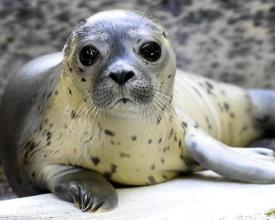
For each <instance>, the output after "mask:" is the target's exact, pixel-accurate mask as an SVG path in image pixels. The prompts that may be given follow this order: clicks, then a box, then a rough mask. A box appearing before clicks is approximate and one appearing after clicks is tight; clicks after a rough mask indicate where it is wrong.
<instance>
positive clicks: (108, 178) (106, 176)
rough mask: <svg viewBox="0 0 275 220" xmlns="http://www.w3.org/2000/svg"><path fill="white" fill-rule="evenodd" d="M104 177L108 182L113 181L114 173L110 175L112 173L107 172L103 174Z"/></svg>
mask: <svg viewBox="0 0 275 220" xmlns="http://www.w3.org/2000/svg"><path fill="white" fill-rule="evenodd" d="M103 176H104V177H105V178H106V179H107V180H111V179H112V173H110V172H105V173H103Z"/></svg>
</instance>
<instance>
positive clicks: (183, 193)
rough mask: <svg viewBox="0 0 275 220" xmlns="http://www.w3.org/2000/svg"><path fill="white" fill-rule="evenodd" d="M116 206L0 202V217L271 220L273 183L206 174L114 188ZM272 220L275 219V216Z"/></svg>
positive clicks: (42, 199) (41, 199) (48, 198)
mask: <svg viewBox="0 0 275 220" xmlns="http://www.w3.org/2000/svg"><path fill="white" fill-rule="evenodd" d="M118 195H119V206H118V207H117V208H116V209H115V210H113V211H111V212H105V213H96V214H94V213H82V212H81V211H80V210H78V209H77V208H75V207H74V206H73V205H72V204H70V203H67V202H63V201H61V200H59V199H57V198H56V197H55V196H53V195H52V194H45V195H39V196H35V197H26V198H20V199H12V200H6V201H0V219H1V220H2V219H26V220H29V219H30V220H32V219H54V220H55V219H58V220H63V219H64V220H65V219H66V220H67V219H77V220H82V219H98V220H105V219H108V220H110V219H111V220H127V219H129V220H132V219H133V220H134V219H142V220H146V219H148V220H154V219H156V220H167V219H173V220H174V219H183V220H193V219H194V220H200V219H202V220H208V219H219V220H235V219H236V220H243V219H255V220H261V219H273V217H272V216H271V217H269V216H268V215H267V213H269V215H272V213H273V212H272V211H274V210H273V208H275V196H274V195H275V185H257V184H243V183H233V182H228V181H225V180H224V179H222V178H220V177H218V176H216V175H214V174H212V173H211V172H209V171H208V172H205V173H202V174H199V175H197V176H195V177H182V178H179V179H176V180H173V181H169V182H167V183H163V184H158V185H155V186H149V187H134V188H128V189H127V188H124V189H119V190H118ZM274 219H275V218H274Z"/></svg>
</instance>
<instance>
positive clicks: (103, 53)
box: [0, 10, 275, 211]
mask: <svg viewBox="0 0 275 220" xmlns="http://www.w3.org/2000/svg"><path fill="white" fill-rule="evenodd" d="M118 27H119V28H118ZM175 73H176V58H175V53H174V50H173V48H172V46H171V44H170V41H169V39H168V38H167V33H166V32H165V31H164V30H163V28H162V27H161V26H160V25H158V24H156V23H154V22H153V21H151V20H149V19H147V18H146V17H144V16H142V15H139V14H136V13H133V12H127V11H121V10H118V11H112V13H110V12H102V13H99V14H96V15H94V16H92V17H90V18H88V19H87V20H86V21H85V22H82V23H81V24H80V25H79V26H78V27H76V29H75V30H74V31H73V33H72V34H71V36H70V37H69V39H68V42H67V44H66V46H65V48H64V53H63V54H61V53H59V54H53V55H48V56H44V57H41V58H38V59H36V60H34V61H31V62H30V63H29V64H27V65H26V66H25V67H24V68H23V69H22V71H21V72H19V73H18V74H17V75H16V77H15V78H13V79H12V80H11V81H10V83H9V84H8V86H7V88H6V90H5V94H4V97H3V104H2V106H1V109H0V111H1V112H0V117H1V118H0V120H1V122H2V123H1V128H0V129H1V130H0V131H1V132H0V134H1V136H0V141H1V150H2V155H3V163H4V167H5V169H6V171H7V175H8V178H9V180H10V182H11V185H12V187H13V188H14V190H15V191H16V192H17V194H18V195H21V196H24V195H33V194H37V193H41V192H42V191H48V190H49V191H51V192H53V193H54V194H55V195H57V196H58V197H60V198H61V199H63V200H66V201H69V202H74V203H75V204H77V205H78V206H79V207H80V208H81V209H82V210H83V211H98V210H101V211H104V210H109V209H112V208H114V207H115V206H116V205H117V195H116V192H115V190H114V189H113V187H112V186H111V184H110V183H109V182H108V181H107V180H110V181H113V182H117V183H122V184H127V185H148V184H156V183H159V182H163V181H166V180H169V179H171V178H174V177H175V176H177V175H178V174H179V173H182V172H192V171H196V170H201V169H212V170H213V171H215V172H217V173H219V174H221V175H223V176H225V177H226V178H228V179H233V180H238V181H245V182H261V183H270V182H274V181H275V165H274V164H275V163H274V164H273V162H272V163H271V162H270V161H273V159H274V158H273V154H272V153H271V152H270V151H267V150H263V149H256V150H255V149H254V150H249V149H244V150H243V149H242V150H239V149H237V148H232V147H244V146H247V145H249V143H251V142H252V141H255V140H257V139H259V138H261V137H263V136H264V133H265V130H266V129H269V128H274V127H275V126H274V125H275V123H274V122H275V119H274V117H273V116H272V114H271V113H272V112H273V110H274V109H275V105H274V106H273V105H272V104H270V100H275V94H274V93H273V92H272V91H262V92H260V91H254V90H253V91H247V90H244V89H241V88H239V87H236V86H233V85H229V84H224V83H220V82H215V81H212V80H209V79H206V78H203V77H198V76H194V75H190V74H188V73H185V72H183V71H180V70H178V71H177V75H176V74H175ZM263 100H264V101H263ZM268 100H269V101H268ZM271 103H272V102H271ZM247 155H249V156H248V157H247ZM251 158H252V159H251ZM250 168H251V169H250ZM236 170H237V171H238V172H236ZM258 173H260V174H261V175H258Z"/></svg>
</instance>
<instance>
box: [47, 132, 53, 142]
mask: <svg viewBox="0 0 275 220" xmlns="http://www.w3.org/2000/svg"><path fill="white" fill-rule="evenodd" d="M46 135H47V141H49V140H50V139H51V138H52V132H50V131H48V132H47V134H46Z"/></svg>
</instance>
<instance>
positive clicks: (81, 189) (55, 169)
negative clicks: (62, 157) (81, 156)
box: [41, 165, 118, 212]
mask: <svg viewBox="0 0 275 220" xmlns="http://www.w3.org/2000/svg"><path fill="white" fill-rule="evenodd" d="M41 172H42V176H43V180H42V181H41V182H42V185H44V186H42V187H43V188H48V189H49V190H50V191H51V192H52V193H54V194H55V195H56V196H57V197H59V198H61V199H63V200H65V201H67V202H72V203H74V204H75V205H76V206H78V207H79V208H80V209H81V210H82V211H84V212H86V211H90V212H96V211H108V210H112V209H113V208H115V207H116V206H117V203H118V197H117V193H116V191H115V189H114V188H113V186H112V185H111V184H110V183H109V182H108V181H107V180H106V179H105V178H104V177H103V176H102V175H100V174H98V173H96V172H94V171H91V170H86V169H82V168H76V167H73V166H66V165H47V166H46V167H44V168H43V169H42V170H41Z"/></svg>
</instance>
